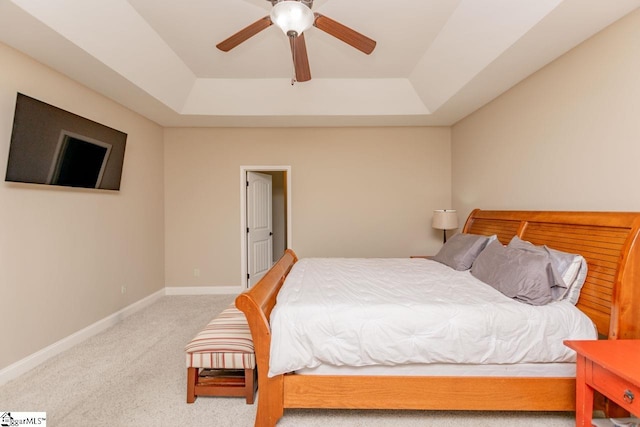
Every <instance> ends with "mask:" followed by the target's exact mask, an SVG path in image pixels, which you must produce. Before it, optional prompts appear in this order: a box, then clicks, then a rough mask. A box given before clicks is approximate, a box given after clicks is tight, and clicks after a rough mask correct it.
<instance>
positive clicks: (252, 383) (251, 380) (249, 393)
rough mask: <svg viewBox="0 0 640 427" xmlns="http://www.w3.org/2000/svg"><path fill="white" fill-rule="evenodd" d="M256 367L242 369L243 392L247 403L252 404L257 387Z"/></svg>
mask: <svg viewBox="0 0 640 427" xmlns="http://www.w3.org/2000/svg"><path fill="white" fill-rule="evenodd" d="M256 380H257V378H256V369H255V368H254V369H245V370H244V393H245V398H246V400H247V405H253V400H254V398H255V395H256V390H257V389H258V381H256Z"/></svg>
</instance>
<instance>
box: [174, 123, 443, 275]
mask: <svg viewBox="0 0 640 427" xmlns="http://www.w3.org/2000/svg"><path fill="white" fill-rule="evenodd" d="M450 156H451V153H450V131H449V129H448V128H426V127H425V128H322V129H177V128H176V129H166V130H165V183H166V184H165V200H166V203H165V207H166V211H165V220H166V228H165V232H166V240H165V245H166V246H165V247H166V255H165V258H166V270H165V277H166V283H167V286H239V285H240V281H241V280H240V279H241V278H240V270H241V269H240V239H241V234H240V167H241V166H256V165H278V166H285V165H290V166H291V174H292V189H291V191H292V192H293V193H292V196H293V200H292V205H293V206H292V215H293V217H292V218H291V220H292V225H293V232H292V234H293V236H292V238H293V249H294V250H295V251H296V253H297V254H298V255H299V256H301V257H309V256H346V257H404V256H408V255H412V254H423V253H434V252H435V251H437V249H438V248H439V247H440V245H441V240H440V239H441V234H440V233H439V232H437V231H436V230H433V229H431V227H430V219H431V213H432V211H433V210H434V209H442V208H449V207H450V203H451V199H450V198H451V183H450V177H451V161H450ZM194 268H199V269H200V277H194V275H193V269H194Z"/></svg>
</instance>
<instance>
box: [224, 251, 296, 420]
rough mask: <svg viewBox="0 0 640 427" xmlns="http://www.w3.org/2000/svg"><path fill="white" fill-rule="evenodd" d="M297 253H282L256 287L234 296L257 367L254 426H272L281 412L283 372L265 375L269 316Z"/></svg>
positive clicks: (267, 365)
mask: <svg viewBox="0 0 640 427" xmlns="http://www.w3.org/2000/svg"><path fill="white" fill-rule="evenodd" d="M296 261H298V257H297V256H296V254H295V253H294V252H293V251H292V250H290V249H287V250H286V251H285V253H284V255H283V256H282V257H281V258H280V260H278V262H277V263H276V264H275V265H274V266H273V267H271V269H270V270H269V271H268V272H267V274H265V275H264V277H263V278H262V279H260V281H259V282H258V283H256V284H255V286H254V287H253V288H251V289H249V290H248V291H246V292H244V293H242V294H240V295H239V296H238V297H237V298H236V307H237V308H238V309H239V310H240V311H242V312H244V314H245V315H246V316H247V322H248V323H249V328H250V329H251V336H252V338H253V346H254V348H255V352H256V364H257V366H258V411H257V413H256V426H274V425H275V424H276V422H277V421H278V420H279V419H280V418H281V417H282V413H283V411H284V402H283V397H284V393H283V381H282V378H283V376H282V375H279V376H277V377H275V378H268V377H267V373H268V372H269V354H270V348H271V327H270V326H269V316H270V315H271V310H273V306H274V305H276V297H277V295H278V292H279V291H280V288H281V287H282V284H283V283H284V279H285V278H286V277H287V274H289V271H290V270H291V267H293V264H295V263H296Z"/></svg>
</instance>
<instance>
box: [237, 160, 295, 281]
mask: <svg viewBox="0 0 640 427" xmlns="http://www.w3.org/2000/svg"><path fill="white" fill-rule="evenodd" d="M247 172H286V174H285V175H286V177H287V248H289V249H291V248H293V231H292V230H293V226H292V223H293V215H292V205H293V203H291V199H292V194H293V188H292V186H291V166H240V283H241V290H240V292H242V291H243V290H245V289H247V288H248V287H249V286H248V281H247V239H246V236H247V232H246V230H247V217H246V215H245V213H246V211H247Z"/></svg>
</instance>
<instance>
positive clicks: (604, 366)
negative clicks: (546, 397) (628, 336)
mask: <svg viewBox="0 0 640 427" xmlns="http://www.w3.org/2000/svg"><path fill="white" fill-rule="evenodd" d="M564 344H565V345H566V346H567V347H569V348H572V349H573V350H575V351H576V353H577V361H576V426H578V427H591V417H592V414H593V392H594V390H597V391H599V392H600V393H602V394H603V395H604V396H605V397H608V398H609V399H610V400H611V401H613V402H615V403H617V404H618V405H619V406H620V407H622V408H623V409H625V410H627V411H629V412H630V413H632V414H636V415H637V414H640V363H639V362H640V340H593V341H565V342H564Z"/></svg>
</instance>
